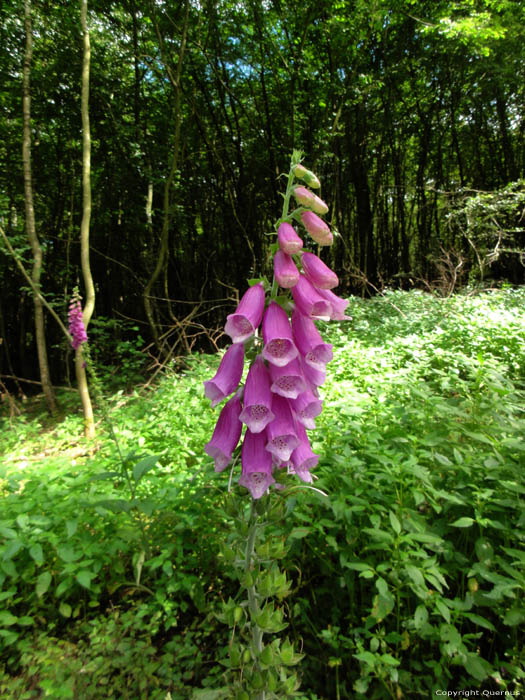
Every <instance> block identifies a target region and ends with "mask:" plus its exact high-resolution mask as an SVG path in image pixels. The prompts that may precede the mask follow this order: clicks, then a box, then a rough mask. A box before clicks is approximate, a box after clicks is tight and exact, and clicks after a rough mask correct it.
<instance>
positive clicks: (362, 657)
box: [353, 651, 376, 666]
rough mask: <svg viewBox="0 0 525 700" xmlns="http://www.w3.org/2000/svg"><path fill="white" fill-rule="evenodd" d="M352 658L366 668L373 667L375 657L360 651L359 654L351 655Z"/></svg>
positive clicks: (367, 652) (368, 652)
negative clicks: (363, 664)
mask: <svg viewBox="0 0 525 700" xmlns="http://www.w3.org/2000/svg"><path fill="white" fill-rule="evenodd" d="M353 657H354V659H357V660H358V661H363V663H365V664H366V665H367V666H375V663H376V657H375V656H374V654H372V653H371V652H370V651H360V652H359V654H353Z"/></svg>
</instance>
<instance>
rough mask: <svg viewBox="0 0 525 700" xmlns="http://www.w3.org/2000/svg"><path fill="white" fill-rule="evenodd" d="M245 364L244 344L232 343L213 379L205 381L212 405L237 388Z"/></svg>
mask: <svg viewBox="0 0 525 700" xmlns="http://www.w3.org/2000/svg"><path fill="white" fill-rule="evenodd" d="M243 365H244V345H243V344H242V343H240V344H236V345H230V347H229V348H228V350H227V351H226V353H225V354H224V357H223V358H222V360H221V363H220V365H219V369H218V370H217V373H216V375H215V376H214V377H213V379H209V380H208V381H206V382H204V393H205V394H206V396H207V397H208V398H209V399H211V405H212V406H213V407H214V408H215V406H216V405H217V404H218V403H220V402H221V401H222V400H223V399H224V398H225V397H226V396H229V395H230V394H231V393H233V392H234V391H235V389H237V387H238V386H239V382H240V381H241V377H242V370H243Z"/></svg>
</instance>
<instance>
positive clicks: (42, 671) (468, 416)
mask: <svg viewBox="0 0 525 700" xmlns="http://www.w3.org/2000/svg"><path fill="white" fill-rule="evenodd" d="M524 308H525V290H524V289H519V290H510V289H509V290H505V291H500V292H491V293H485V294H480V295H477V296H460V295H458V296H456V297H453V298H451V299H447V300H444V299H438V298H434V297H431V296H429V295H425V294H420V293H417V292H410V293H402V292H395V293H394V292H392V293H388V294H386V295H385V297H381V298H377V299H374V300H371V301H361V300H357V299H353V300H352V301H351V305H350V309H349V313H350V314H351V315H352V317H353V321H352V322H348V323H342V324H340V325H338V326H327V327H326V329H323V333H324V334H326V335H328V336H329V337H330V338H331V342H333V343H334V348H335V357H334V360H333V362H332V363H331V364H330V365H329V372H328V381H327V384H326V385H325V387H323V394H324V398H325V406H324V411H323V414H322V416H321V417H320V419H318V430H317V431H316V432H315V434H314V449H315V451H316V452H318V453H319V454H320V455H321V460H320V464H319V467H318V469H317V470H316V472H317V474H318V476H319V479H318V481H317V482H316V487H318V488H319V489H321V490H322V491H324V492H325V493H326V494H328V498H325V497H323V496H322V495H320V494H319V493H317V492H314V491H311V490H305V489H294V490H293V492H292V493H291V494H288V495H287V512H288V516H287V518H286V520H285V522H283V523H282V524H281V525H280V527H279V528H278V530H277V532H276V533H275V536H278V537H287V538H288V539H287V541H288V547H289V549H288V554H287V556H286V559H285V560H284V565H285V567H286V569H287V571H288V574H289V576H290V577H291V578H292V579H293V582H294V590H293V593H292V595H291V596H290V598H289V599H288V605H289V606H290V608H289V610H290V629H289V633H290V637H292V638H294V639H295V640H298V642H299V644H300V645H302V646H303V650H304V651H305V652H306V657H305V659H304V661H303V662H302V664H301V672H302V674H303V683H302V688H303V693H304V696H303V697H304V698H309V699H310V700H314V699H315V698H319V699H320V698H336V697H337V698H358V699H359V698H372V699H374V698H378V699H382V698H403V697H405V698H417V697H421V698H428V697H430V695H431V693H432V692H433V691H434V692H435V691H437V690H440V691H446V690H455V691H459V690H464V691H465V692H466V691H468V690H472V689H477V690H479V693H480V694H481V693H482V692H483V690H486V691H487V693H489V692H490V693H494V692H495V691H503V692H504V691H505V690H507V691H508V692H517V691H519V690H521V692H523V690H524V679H525V659H524V652H523V649H524V648H525V639H524V634H523V622H525V606H524V591H525V555H524V553H523V552H524V548H523V543H524V539H525V508H524V506H523V502H524V499H523V496H524V494H525V486H524V484H523V478H522V474H523V467H524V466H525V447H524V443H523V435H525V417H524V414H523V407H524V405H525V401H524V399H525V391H524V389H525V362H524V359H525V357H524V355H525V350H524V344H523V339H524V337H525V333H524V331H525V314H524ZM218 360H219V358H217V357H205V356H197V355H195V356H193V357H191V358H189V359H188V369H187V371H184V372H182V373H179V374H177V375H169V376H166V377H164V379H163V380H162V382H161V383H160V384H159V385H158V386H157V387H156V388H155V390H152V391H150V392H149V393H142V394H141V395H139V394H134V395H130V396H124V395H122V394H115V395H113V396H111V397H109V398H108V408H109V411H110V414H111V418H112V421H113V424H114V429H115V432H116V434H117V437H118V440H119V446H120V450H121V452H122V454H123V455H124V456H125V457H126V458H127V460H128V461H127V464H128V465H129V474H130V475H131V481H132V486H134V487H135V489H136V492H134V494H132V495H130V492H129V484H128V483H127V481H126V479H125V478H124V477H123V475H122V473H121V472H120V471H119V469H118V468H117V464H118V453H117V449H116V447H115V444H114V442H113V441H112V440H111V439H110V436H109V434H107V433H106V432H105V430H106V428H105V427H104V426H105V424H104V423H101V425H100V426H99V434H98V435H99V436H98V437H97V441H96V442H95V443H93V444H86V443H85V442H84V441H83V440H81V439H80V438H79V435H80V433H81V418H80V416H79V414H78V413H76V412H75V411H76V407H75V408H74V404H73V403H72V401H73V399H74V395H73V396H69V395H68V397H64V398H66V401H67V403H66V407H67V408H68V412H67V414H66V415H65V417H64V418H63V419H62V420H61V421H60V422H58V423H55V424H50V423H49V421H48V420H47V419H46V418H45V415H44V413H43V412H41V413H39V412H38V411H35V410H33V411H32V412H31V413H30V414H29V413H28V414H27V415H23V416H21V417H19V418H17V419H9V418H7V417H6V418H3V419H1V420H2V424H1V425H0V430H1V434H2V436H3V439H2V450H3V453H2V456H0V460H1V461H0V479H1V481H0V489H1V491H2V509H1V511H0V584H1V592H0V601H1V605H0V645H1V648H2V650H1V656H0V662H1V664H2V666H0V697H2V698H4V697H5V698H16V699H20V700H22V699H24V700H25V699H26V698H27V699H28V700H29V699H33V698H35V699H37V698H45V697H51V698H54V699H55V698H85V699H86V700H90V699H95V698H112V697H114V698H129V699H138V698H145V699H146V698H147V699H153V700H156V699H163V700H164V699H165V698H168V697H171V698H172V699H175V698H190V697H192V693H193V691H194V689H197V688H201V689H202V688H209V689H210V691H211V689H213V688H214V687H218V686H220V684H221V679H220V674H221V670H220V668H221V667H220V665H219V664H218V660H219V659H220V657H221V655H223V654H224V653H225V652H224V651H223V649H224V645H225V644H226V642H227V638H226V634H227V632H226V630H225V628H224V627H223V626H222V625H221V624H220V623H219V622H218V621H217V619H216V617H215V612H216V611H217V610H218V608H219V603H220V601H221V600H223V599H227V598H228V597H229V596H230V595H231V596H233V597H234V596H235V595H236V588H235V584H233V583H232V582H231V580H230V578H229V572H228V570H227V567H226V566H225V564H224V563H223V561H222V560H221V558H220V556H219V555H218V552H219V548H220V543H221V541H222V540H223V539H224V538H225V537H226V535H227V532H228V527H229V521H228V517H227V516H226V514H225V510H224V506H225V500H226V499H227V494H226V491H227V481H228V477H227V474H222V475H216V474H214V473H213V470H212V466H211V464H210V461H209V459H208V458H205V456H203V452H202V447H203V444H204V443H205V442H207V440H208V439H209V437H210V435H211V432H212V430H213V421H214V419H215V418H216V413H214V412H213V411H212V410H211V408H210V406H209V402H208V401H207V400H205V399H204V397H203V392H202V381H203V380H204V379H205V378H209V376H210V375H211V374H212V373H213V371H214V368H216V367H217V365H218ZM153 455H154V456H153ZM234 488H235V487H234ZM272 497H274V498H281V497H282V496H281V495H279V494H277V493H274V494H272ZM168 693H169V695H168ZM209 697H213V694H210V695H209Z"/></svg>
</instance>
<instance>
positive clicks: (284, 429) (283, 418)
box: [266, 394, 299, 462]
mask: <svg viewBox="0 0 525 700" xmlns="http://www.w3.org/2000/svg"><path fill="white" fill-rule="evenodd" d="M272 411H273V412H274V414H275V418H274V419H273V421H272V422H271V423H269V424H268V426H267V428H266V437H267V438H268V443H267V445H266V449H267V450H268V452H271V453H272V454H273V455H275V456H276V457H278V458H279V459H280V460H282V461H283V462H286V461H288V460H289V459H290V455H291V454H292V452H293V451H294V450H295V448H296V447H297V446H298V444H299V440H298V439H297V435H296V432H295V426H294V419H293V416H292V411H291V409H290V405H289V403H288V400H287V399H284V398H283V397H282V396H278V395H277V394H274V397H273V402H272Z"/></svg>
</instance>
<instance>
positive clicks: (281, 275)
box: [273, 250, 299, 289]
mask: <svg viewBox="0 0 525 700" xmlns="http://www.w3.org/2000/svg"><path fill="white" fill-rule="evenodd" d="M273 271H274V275H275V279H276V280H277V284H278V285H279V287H283V288H284V289H290V288H291V287H295V285H296V284H297V282H298V281H299V270H298V269H297V267H296V266H295V263H294V261H293V260H292V258H291V257H290V256H289V255H288V254H287V253H283V251H282V250H278V251H277V252H276V253H275V255H274V258H273Z"/></svg>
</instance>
